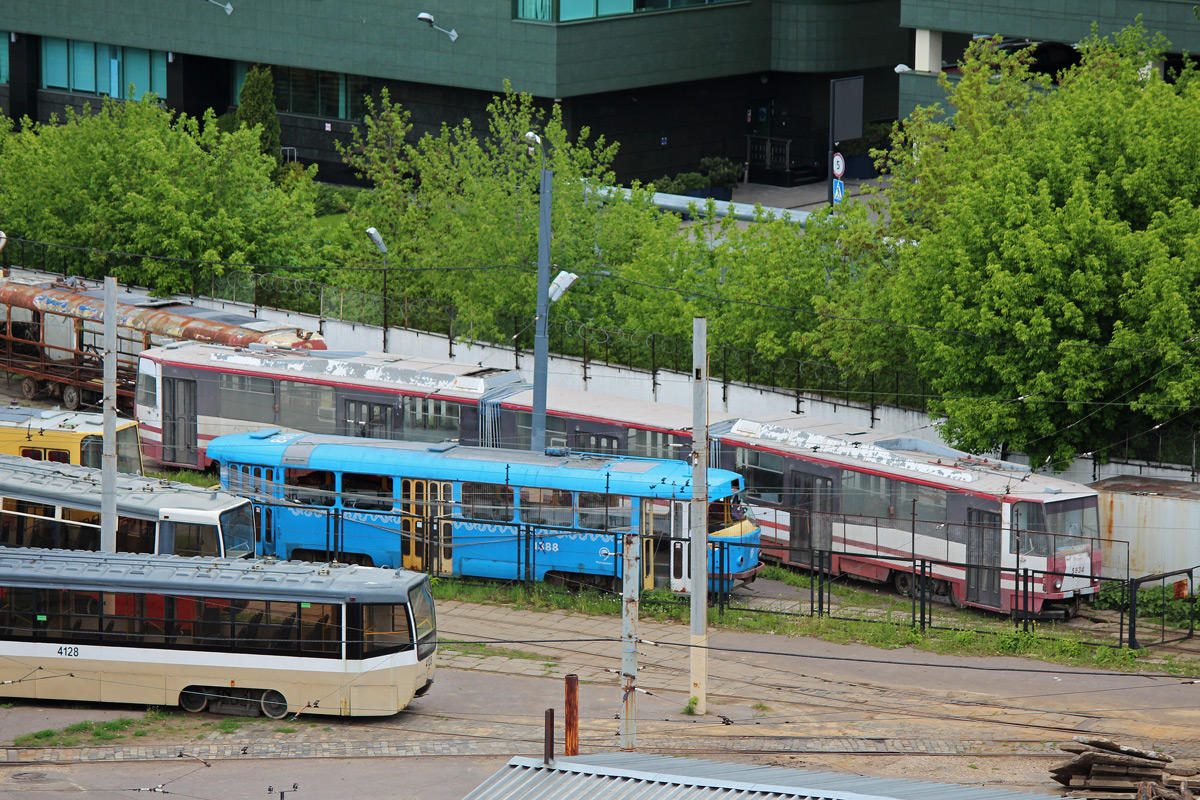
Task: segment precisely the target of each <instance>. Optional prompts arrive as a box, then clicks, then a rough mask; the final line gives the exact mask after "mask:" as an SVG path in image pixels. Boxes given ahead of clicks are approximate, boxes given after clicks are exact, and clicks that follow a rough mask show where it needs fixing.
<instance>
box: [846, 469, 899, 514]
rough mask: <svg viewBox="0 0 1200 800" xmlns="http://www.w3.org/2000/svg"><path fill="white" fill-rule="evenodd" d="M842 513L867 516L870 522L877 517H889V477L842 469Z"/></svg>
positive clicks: (890, 496) (890, 509) (890, 486)
mask: <svg viewBox="0 0 1200 800" xmlns="http://www.w3.org/2000/svg"><path fill="white" fill-rule="evenodd" d="M842 513H844V514H845V515H846V516H848V517H869V518H870V522H871V523H874V522H875V520H876V519H878V518H879V517H890V516H891V515H892V481H891V479H890V478H885V477H883V476H882V475H872V474H870V473H869V472H857V471H855V470H851V469H844V470H842Z"/></svg>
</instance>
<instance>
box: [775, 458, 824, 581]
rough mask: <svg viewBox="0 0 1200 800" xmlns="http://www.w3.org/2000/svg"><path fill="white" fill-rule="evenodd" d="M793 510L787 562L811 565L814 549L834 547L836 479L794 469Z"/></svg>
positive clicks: (792, 483)
mask: <svg viewBox="0 0 1200 800" xmlns="http://www.w3.org/2000/svg"><path fill="white" fill-rule="evenodd" d="M789 488H790V490H791V497H792V510H791V514H790V515H789V517H790V527H791V530H790V541H789V545H790V547H791V549H790V550H789V551H788V557H787V559H786V560H787V561H788V562H789V563H792V564H802V565H804V566H808V567H811V566H813V563H814V561H815V559H814V558H813V550H830V549H832V547H833V521H832V519H831V517H830V512H832V511H833V480H832V479H830V478H823V477H821V476H820V475H811V474H809V473H806V472H799V471H797V470H792V474H791V486H790V487H789Z"/></svg>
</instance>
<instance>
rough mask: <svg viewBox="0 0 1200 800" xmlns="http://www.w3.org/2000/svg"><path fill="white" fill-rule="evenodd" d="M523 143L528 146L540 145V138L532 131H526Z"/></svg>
mask: <svg viewBox="0 0 1200 800" xmlns="http://www.w3.org/2000/svg"><path fill="white" fill-rule="evenodd" d="M525 141H526V142H528V143H529V144H534V145H540V144H541V143H542V137H540V136H538V135H537V134H536V133H534V132H533V131H528V132H527V133H526V134H525Z"/></svg>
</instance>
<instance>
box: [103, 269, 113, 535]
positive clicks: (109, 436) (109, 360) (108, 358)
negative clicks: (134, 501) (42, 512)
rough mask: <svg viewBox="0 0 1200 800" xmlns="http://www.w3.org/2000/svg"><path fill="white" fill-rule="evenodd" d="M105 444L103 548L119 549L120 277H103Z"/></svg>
mask: <svg viewBox="0 0 1200 800" xmlns="http://www.w3.org/2000/svg"><path fill="white" fill-rule="evenodd" d="M102 392H103V397H104V400H103V405H104V408H103V411H104V444H103V449H102V450H101V459H100V467H101V469H100V549H101V550H103V551H105V552H108V553H114V552H116V550H117V279H116V278H114V277H112V276H111V275H110V276H109V277H107V278H105V279H104V386H103V387H102Z"/></svg>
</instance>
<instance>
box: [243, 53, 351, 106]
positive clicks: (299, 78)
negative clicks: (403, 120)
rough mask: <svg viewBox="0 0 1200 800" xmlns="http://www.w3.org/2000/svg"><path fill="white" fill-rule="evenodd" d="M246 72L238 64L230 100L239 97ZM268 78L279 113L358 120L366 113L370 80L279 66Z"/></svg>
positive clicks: (273, 69) (244, 67) (273, 68)
mask: <svg viewBox="0 0 1200 800" xmlns="http://www.w3.org/2000/svg"><path fill="white" fill-rule="evenodd" d="M247 69H248V65H247V64H246V63H245V62H241V63H239V64H238V65H237V67H236V69H235V70H234V77H233V96H234V97H238V96H240V94H241V91H242V84H243V83H245V81H246V71H247ZM271 77H272V79H273V80H274V81H275V108H276V109H277V110H279V111H280V112H282V113H286V114H305V115H308V116H319V117H328V118H332V119H362V117H363V115H364V114H366V110H367V104H366V99H365V98H366V97H367V95H369V94H371V79H370V78H367V77H364V76H362V75H345V74H343V73H340V72H322V71H320V70H314V69H302V68H300V67H279V66H272V67H271Z"/></svg>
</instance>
